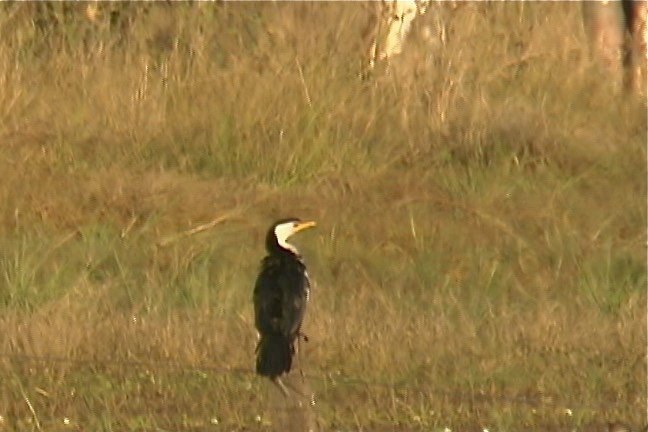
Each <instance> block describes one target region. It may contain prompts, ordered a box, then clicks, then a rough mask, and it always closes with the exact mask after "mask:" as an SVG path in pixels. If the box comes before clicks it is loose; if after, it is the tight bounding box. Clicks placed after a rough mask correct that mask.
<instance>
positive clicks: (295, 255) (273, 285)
mask: <svg viewBox="0 0 648 432" xmlns="http://www.w3.org/2000/svg"><path fill="white" fill-rule="evenodd" d="M314 226H315V222H302V221H300V220H299V219H297V218H288V219H282V220H280V221H277V222H275V223H274V224H273V225H272V226H271V227H270V230H268V234H267V235H266V244H265V246H266V250H267V252H268V254H267V256H266V257H265V258H263V261H262V262H261V271H260V273H259V276H258V277H257V281H256V285H255V287H254V315H255V316H254V318H255V326H256V328H257V330H258V331H259V336H260V339H259V343H258V345H257V348H256V355H257V358H256V372H257V373H258V374H259V375H261V376H266V377H268V378H270V379H271V380H272V381H274V382H275V383H277V384H278V385H279V386H280V388H281V389H282V391H284V393H285V389H284V388H283V385H282V384H281V381H278V378H279V377H280V376H281V375H283V374H285V373H288V372H290V368H291V366H292V361H293V357H294V355H295V340H296V339H297V338H298V337H299V336H300V335H301V333H300V331H301V325H302V321H303V319H304V313H305V312H306V303H307V302H308V295H309V290H310V281H309V279H308V273H307V272H306V266H305V265H304V262H303V261H302V259H301V256H300V255H299V252H298V251H297V249H296V248H295V247H294V246H293V245H291V244H290V243H288V242H287V240H288V238H289V237H290V236H292V235H293V234H296V233H298V232H299V231H302V230H304V229H307V228H311V227H314Z"/></svg>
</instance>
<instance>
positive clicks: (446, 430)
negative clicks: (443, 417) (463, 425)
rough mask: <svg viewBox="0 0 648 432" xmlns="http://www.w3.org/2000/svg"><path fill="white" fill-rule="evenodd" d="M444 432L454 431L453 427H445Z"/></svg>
mask: <svg viewBox="0 0 648 432" xmlns="http://www.w3.org/2000/svg"><path fill="white" fill-rule="evenodd" d="M443 432H452V429H450V428H445V429H443Z"/></svg>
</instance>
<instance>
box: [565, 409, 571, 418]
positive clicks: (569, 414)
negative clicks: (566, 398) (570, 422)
mask: <svg viewBox="0 0 648 432" xmlns="http://www.w3.org/2000/svg"><path fill="white" fill-rule="evenodd" d="M565 414H567V415H568V416H570V417H571V415H572V410H570V409H569V408H567V409H565Z"/></svg>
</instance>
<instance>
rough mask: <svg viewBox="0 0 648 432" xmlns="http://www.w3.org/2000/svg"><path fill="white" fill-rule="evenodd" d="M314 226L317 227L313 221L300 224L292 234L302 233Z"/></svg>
mask: <svg viewBox="0 0 648 432" xmlns="http://www.w3.org/2000/svg"><path fill="white" fill-rule="evenodd" d="M314 226H317V224H316V223H315V221H308V222H300V223H299V224H298V225H297V226H296V227H295V230H294V232H296V233H298V232H299V231H303V230H305V229H308V228H313V227H314Z"/></svg>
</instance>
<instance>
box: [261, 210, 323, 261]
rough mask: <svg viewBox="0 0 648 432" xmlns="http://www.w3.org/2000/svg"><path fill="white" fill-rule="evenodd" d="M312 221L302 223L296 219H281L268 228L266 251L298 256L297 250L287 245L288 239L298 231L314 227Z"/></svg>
mask: <svg viewBox="0 0 648 432" xmlns="http://www.w3.org/2000/svg"><path fill="white" fill-rule="evenodd" d="M315 225H316V224H315V222H313V221H308V222H303V221H301V220H299V219H297V218H286V219H281V220H279V221H277V222H275V223H274V224H272V226H271V227H270V230H269V231H268V235H267V236H266V249H267V250H268V252H270V253H272V252H277V251H289V252H292V253H293V254H295V255H299V252H298V251H297V248H295V246H293V245H291V244H290V243H288V241H287V240H288V239H289V238H290V237H291V236H292V235H293V234H296V233H298V232H299V231H303V230H305V229H308V228H312V227H314V226H315Z"/></svg>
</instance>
